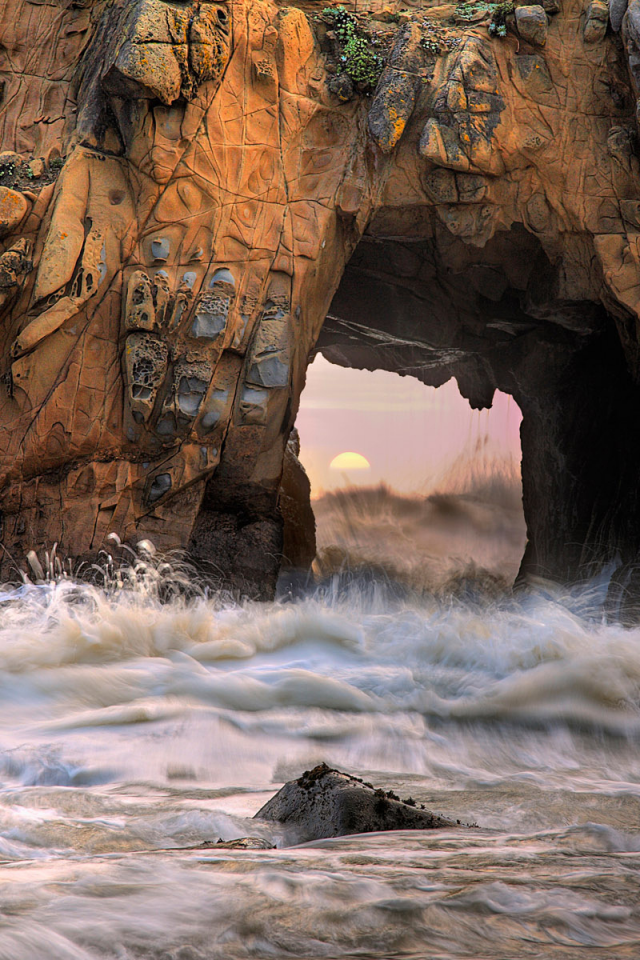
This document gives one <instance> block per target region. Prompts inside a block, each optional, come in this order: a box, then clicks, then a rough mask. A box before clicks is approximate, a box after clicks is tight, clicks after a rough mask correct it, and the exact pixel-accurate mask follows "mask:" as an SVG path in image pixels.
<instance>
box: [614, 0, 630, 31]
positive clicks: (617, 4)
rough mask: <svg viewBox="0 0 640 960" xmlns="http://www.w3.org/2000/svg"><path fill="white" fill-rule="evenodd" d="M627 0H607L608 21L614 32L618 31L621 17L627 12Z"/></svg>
mask: <svg viewBox="0 0 640 960" xmlns="http://www.w3.org/2000/svg"><path fill="white" fill-rule="evenodd" d="M628 5H629V0H609V22H610V23H611V29H612V30H613V31H614V33H619V32H620V27H621V26H622V18H623V17H624V15H625V13H626V12H627V7H628Z"/></svg>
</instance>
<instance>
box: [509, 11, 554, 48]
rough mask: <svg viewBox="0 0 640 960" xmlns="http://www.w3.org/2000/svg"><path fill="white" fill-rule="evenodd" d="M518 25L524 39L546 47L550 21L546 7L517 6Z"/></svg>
mask: <svg viewBox="0 0 640 960" xmlns="http://www.w3.org/2000/svg"><path fill="white" fill-rule="evenodd" d="M516 26H517V28H518V33H519V34H520V36H521V37H522V39H523V40H526V41H527V42H528V43H533V44H535V45H536V46H538V47H544V45H545V43H546V42H547V29H548V21H547V15H546V13H545V12H544V7H540V6H538V5H537V4H535V5H532V6H530V7H516Z"/></svg>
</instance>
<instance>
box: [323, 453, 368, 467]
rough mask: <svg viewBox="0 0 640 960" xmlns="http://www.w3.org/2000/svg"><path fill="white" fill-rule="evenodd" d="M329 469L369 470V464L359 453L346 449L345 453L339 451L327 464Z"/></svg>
mask: <svg viewBox="0 0 640 960" xmlns="http://www.w3.org/2000/svg"><path fill="white" fill-rule="evenodd" d="M329 469H330V470H370V469H371V464H370V463H369V461H368V460H367V458H366V457H363V456H362V454H361V453H354V452H353V451H352V450H348V451H347V452H346V453H339V454H338V456H337V457H334V458H333V460H332V461H331V463H330V464H329Z"/></svg>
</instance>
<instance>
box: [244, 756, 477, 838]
mask: <svg viewBox="0 0 640 960" xmlns="http://www.w3.org/2000/svg"><path fill="white" fill-rule="evenodd" d="M255 819H258V820H275V821H277V822H278V823H286V824H287V825H289V826H292V827H295V828H296V829H297V831H298V832H299V835H300V840H301V841H302V842H306V841H309V840H321V839H322V838H324V837H341V836H345V835H346V834H352V833H373V832H375V831H378V830H433V829H436V828H438V827H453V826H456V823H454V821H453V820H447V819H445V818H444V817H439V816H437V814H435V813H432V812H431V811H430V810H425V809H424V808H423V807H422V806H418V805H417V804H416V802H415V800H413V799H412V798H411V797H409V798H408V799H407V800H401V799H400V797H398V796H397V795H396V794H395V793H393V791H392V790H389V791H386V792H385V791H384V790H381V789H375V788H374V787H373V786H372V785H371V784H370V783H365V782H364V781H363V780H360V779H359V778H358V777H352V776H350V775H349V774H348V773H341V771H339V770H333V769H332V768H331V767H329V766H327V764H326V763H321V764H319V765H318V766H317V767H314V768H313V770H307V771H305V773H303V774H302V776H301V777H299V778H298V779H297V780H290V781H289V782H288V783H285V785H284V786H283V787H282V788H281V789H280V790H279V791H278V792H277V793H276V795H275V796H273V797H272V798H271V799H270V800H268V801H267V803H265V805H264V806H263V807H262V808H261V809H260V810H258V812H257V813H256V815H255ZM458 823H459V821H458Z"/></svg>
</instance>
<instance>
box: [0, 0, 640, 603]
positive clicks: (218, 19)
mask: <svg viewBox="0 0 640 960" xmlns="http://www.w3.org/2000/svg"><path fill="white" fill-rule="evenodd" d="M322 6H323V5H322V4H319V3H316V2H315V0H306V2H301V3H300V4H292V5H290V6H285V5H284V4H276V3H273V2H270V0H253V2H250V0H224V2H223V0H221V2H208V0H204V2H201V3H178V2H171V0H136V2H135V3H133V4H131V3H128V2H125V0H114V2H112V3H103V2H102V0H96V2H94V3H93V4H91V5H90V6H85V5H81V4H80V3H77V4H72V5H70V6H67V5H65V4H63V3H60V4H59V5H57V4H47V5H44V6H42V5H37V6H35V7H34V5H33V4H32V3H31V2H30V0H6V2H5V6H4V9H3V12H2V13H1V14H0V25H1V31H2V37H1V40H2V44H3V47H2V49H3V57H4V62H3V63H2V64H0V81H1V82H2V84H3V87H2V98H3V99H2V103H1V104H0V136H1V137H2V146H3V149H4V150H5V152H4V153H3V154H2V156H1V157H0V190H1V191H2V195H1V196H0V215H1V217H2V221H1V223H0V233H1V239H2V246H3V250H2V253H1V254H0V301H1V303H0V307H1V310H2V316H1V317H0V324H1V326H0V337H1V339H2V343H1V349H0V356H1V362H2V369H1V371H0V376H1V378H2V384H3V387H2V388H1V389H3V390H4V396H3V398H2V403H1V404H0V450H1V454H2V455H1V458H0V484H1V486H0V509H1V510H2V514H3V518H4V519H3V541H2V545H3V548H4V549H3V560H2V563H3V573H5V574H6V573H8V572H9V571H10V569H11V566H12V564H16V565H18V566H19V565H20V563H21V562H22V557H23V556H24V554H25V552H26V551H27V550H29V549H38V548H41V547H44V546H46V545H47V544H48V545H51V544H52V543H53V542H54V541H57V542H59V543H60V544H61V548H62V549H63V550H64V551H65V552H67V553H69V554H73V555H75V556H79V557H88V556H92V555H95V553H96V551H97V550H99V549H100V547H101V546H102V544H103V542H104V539H105V537H106V536H107V535H108V533H110V532H111V531H115V532H116V533H117V534H118V535H119V536H120V537H121V538H122V539H123V540H129V541H136V540H138V539H140V538H142V537H148V538H150V539H152V540H154V541H155V542H156V543H157V544H158V546H159V547H160V548H168V547H177V546H179V547H186V548H189V549H190V550H191V551H192V552H193V553H194V555H196V556H199V557H201V558H203V559H205V558H208V559H213V561H214V562H216V563H217V564H218V566H219V567H220V569H221V572H222V573H223V574H227V575H229V574H231V575H233V573H234V571H240V570H242V571H244V573H243V576H244V577H245V579H246V578H247V577H248V579H249V581H252V582H253V584H254V585H257V589H258V592H259V593H261V594H262V595H268V594H269V593H270V591H271V590H272V589H273V585H274V582H275V575H276V572H277V568H278V563H279V556H280V552H281V547H282V522H281V517H280V513H279V507H278V489H279V484H280V478H281V474H282V464H283V455H284V450H285V447H286V444H287V439H288V436H289V433H290V429H291V427H292V425H293V422H294V420H295V414H296V409H297V404H298V400H299V396H300V392H301V390H302V387H303V383H304V376H305V369H306V365H307V362H308V359H309V356H310V355H311V354H312V352H313V351H314V350H315V349H316V347H317V345H318V344H319V346H320V348H321V349H324V350H327V351H332V352H333V354H334V355H335V356H337V355H338V354H340V356H341V357H342V358H343V361H344V362H353V363H369V362H374V361H375V363H379V364H381V365H384V364H387V365H391V368H394V369H401V368H402V369H404V368H405V367H406V368H407V369H409V368H410V369H411V370H413V371H415V370H418V371H419V372H420V373H419V375H420V376H422V377H427V378H431V380H434V379H435V380H437V379H438V378H447V377H448V376H452V375H453V376H456V378H457V379H458V382H459V384H460V386H461V389H462V391H463V393H465V395H467V396H469V397H470V398H471V400H472V402H474V403H475V404H476V405H484V404H486V403H488V402H490V398H491V395H492V392H493V390H494V389H495V387H496V386H500V388H501V389H503V390H506V391H507V392H509V393H512V394H513V395H514V396H515V397H516V399H517V400H518V403H519V404H520V406H521V408H522V409H523V413H524V415H525V426H524V427H523V447H524V449H525V453H524V457H525V474H526V476H525V510H526V513H527V521H528V524H529V533H530V544H529V548H528V551H527V555H526V557H525V562H524V567H525V569H527V570H530V571H534V572H538V573H544V574H546V575H551V576H556V577H558V578H561V579H567V578H570V579H571V578H576V577H578V576H582V575H583V574H584V572H585V570H588V569H592V568H593V566H594V565H595V566H597V565H598V564H602V563H604V562H608V561H610V560H611V559H612V558H613V557H614V555H615V556H618V557H619V558H620V559H621V560H623V561H624V562H632V561H633V559H634V558H635V555H636V552H637V549H638V546H639V540H640V523H639V518H638V506H637V502H636V501H637V497H636V494H635V486H636V484H635V476H636V475H637V462H636V461H637V458H638V450H639V449H640V445H639V444H638V438H637V436H636V431H637V427H636V424H637V423H638V417H637V404H638V398H637V384H638V378H639V376H640V359H639V358H640V353H639V350H638V331H637V323H638V318H639V316H640V300H639V293H640V272H639V268H638V257H639V248H638V237H639V236H640V213H639V210H640V206H639V203H640V200H639V199H638V183H639V172H640V170H639V165H638V158H637V156H636V126H635V110H636V97H637V89H636V59H637V57H636V48H637V46H638V45H639V41H640V31H638V29H637V26H638V24H637V21H638V14H637V10H636V6H637V0H632V3H631V4H630V6H629V9H628V11H627V12H626V13H625V14H624V17H623V18H622V19H621V18H620V16H618V15H619V14H620V13H621V12H622V13H624V10H622V11H621V8H620V5H616V11H615V14H616V15H615V17H614V16H613V11H612V21H611V29H609V27H608V23H607V11H606V8H605V5H604V4H603V3H601V2H600V0H593V2H592V3H591V4H590V5H589V6H588V7H583V5H582V0H566V2H565V3H564V4H563V6H562V8H561V9H559V8H558V4H557V2H556V0H544V4H543V5H541V6H537V5H534V6H528V5H525V4H519V5H517V7H516V9H515V10H514V11H513V12H509V11H510V8H509V7H507V8H504V7H503V6H500V7H499V8H498V5H489V7H488V6H487V5H486V4H484V5H480V7H479V8H474V7H473V5H469V4H466V5H462V6H458V7H456V6H454V5H452V4H449V5H443V6H441V7H429V6H427V5H426V3H425V4H422V3H421V2H418V0H416V2H415V3H412V4H411V6H410V9H409V10H408V11H403V10H395V11H394V9H393V8H391V10H389V9H385V10H380V9H379V7H380V5H379V4H378V3H377V0H366V2H365V0H357V3H353V4H351V7H352V8H356V9H355V19H354V20H353V21H350V23H352V27H350V29H352V28H353V30H355V31H356V34H357V39H358V44H357V45H356V46H355V47H353V48H350V50H351V52H349V50H347V49H346V47H345V40H344V37H345V36H346V34H345V35H342V34H340V31H339V30H338V31H336V30H335V29H333V30H332V29H330V28H331V27H332V26H335V22H333V21H332V19H331V17H329V18H328V22H327V17H324V19H323V16H322V13H321V9H322ZM397 6H399V4H397ZM34 10H35V13H34ZM614 21H615V22H614ZM621 25H622V33H621V34H618V33H616V32H615V31H616V30H620V27H621ZM612 31H613V32H612ZM502 34H504V37H502ZM354 35H355V34H354ZM354 50H355V52H353V51H354ZM383 56H384V64H385V65H384V69H383V70H382V73H381V76H380V77H379V78H378V76H377V72H376V71H377V64H378V61H379V58H380V57H383ZM345 63H346V64H347V67H349V64H351V67H350V71H349V70H345V68H344V64H345ZM374 68H375V69H374ZM372 71H373V73H372ZM374 74H375V75H374ZM374 88H375V89H374ZM370 92H371V93H372V94H373V95H372V96H368V95H367V94H368V93H370ZM32 157H33V159H31V158H32ZM390 267H392V269H390ZM343 274H344V280H342V282H341V279H342V277H343ZM358 278H360V280H362V278H366V283H360V284H359V286H358V283H357V281H358ZM358 289H359V290H360V291H361V295H360V296H359V295H358V293H357V290H358ZM354 291H355V292H354ZM376 291H377V295H376ZM334 295H335V299H334ZM367 297H368V299H369V300H370V301H371V302H372V310H371V313H370V315H369V316H368V318H363V317H362V311H363V304H364V303H365V302H366V298H367ZM373 300H375V304H373ZM332 301H333V306H332ZM385 304H386V305H387V306H386V309H385ZM374 305H375V310H373V306H374ZM327 314H329V317H330V318H329V320H328V321H327V322H326V323H324V321H325V317H326V316H327ZM323 323H324V326H323ZM350 324H351V334H352V333H353V327H354V325H355V327H356V328H357V330H358V331H359V334H358V337H357V338H356V339H357V340H358V341H359V342H358V343H357V344H356V345H355V346H354V343H353V337H352V336H351V334H350V332H349V329H350V328H349V325H350ZM319 337H320V338H321V339H320V340H318V338H319ZM350 337H351V340H350ZM380 337H382V338H383V339H382V340H381V339H380ZM381 344H386V346H385V348H384V350H383V348H382V346H381ZM372 358H373V359H372ZM394 365H396V366H394ZM428 382H430V381H429V380H428Z"/></svg>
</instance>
